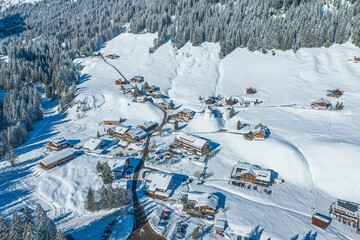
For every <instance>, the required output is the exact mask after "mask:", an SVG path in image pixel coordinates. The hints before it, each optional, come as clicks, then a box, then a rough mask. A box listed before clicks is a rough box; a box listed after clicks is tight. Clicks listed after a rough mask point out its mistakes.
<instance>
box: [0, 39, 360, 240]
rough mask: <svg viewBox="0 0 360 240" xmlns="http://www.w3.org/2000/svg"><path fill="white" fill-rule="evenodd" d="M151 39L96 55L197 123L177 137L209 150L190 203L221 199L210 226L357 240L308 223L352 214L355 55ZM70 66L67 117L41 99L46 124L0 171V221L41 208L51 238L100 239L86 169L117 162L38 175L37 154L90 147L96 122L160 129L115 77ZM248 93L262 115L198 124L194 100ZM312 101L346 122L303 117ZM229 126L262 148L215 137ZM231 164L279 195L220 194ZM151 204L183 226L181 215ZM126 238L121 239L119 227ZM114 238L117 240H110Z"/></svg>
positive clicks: (156, 117) (86, 62) (105, 69)
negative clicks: (60, 140) (73, 73)
mask: <svg viewBox="0 0 360 240" xmlns="http://www.w3.org/2000/svg"><path fill="white" fill-rule="evenodd" d="M155 37H156V34H141V35H133V34H129V33H124V34H121V35H119V36H117V37H116V38H114V39H112V40H111V41H109V42H107V43H106V44H104V47H103V48H102V49H100V51H101V52H102V53H103V54H104V55H107V54H117V55H119V56H120V57H119V58H118V59H116V60H107V61H109V62H110V63H111V64H113V65H114V66H116V67H117V68H118V69H119V70H120V71H121V72H122V73H123V74H124V75H125V76H126V77H127V78H131V77H133V76H135V75H138V74H139V75H142V76H144V78H145V81H147V82H148V83H149V85H152V84H154V85H156V86H158V87H159V88H160V92H161V93H162V94H163V95H165V96H167V97H169V98H171V99H172V100H173V101H174V103H175V106H176V110H174V112H176V111H178V110H180V109H185V108H188V109H191V110H193V111H195V112H197V113H196V115H195V118H194V119H193V120H192V121H191V122H189V123H188V124H181V127H180V129H181V130H180V131H181V132H188V133H193V134H195V135H198V136H200V137H203V138H205V139H208V140H210V141H211V142H212V143H211V145H212V146H213V148H215V149H214V154H213V157H212V158H211V159H210V160H209V162H208V164H207V171H206V176H205V179H204V180H205V184H204V185H196V184H191V185H190V186H189V187H190V189H191V191H197V190H198V191H207V192H211V193H216V194H217V195H218V196H220V198H221V202H222V206H221V209H220V210H219V213H218V214H217V218H221V219H225V220H227V221H228V226H229V228H231V229H232V230H233V231H234V232H235V233H236V234H242V235H246V234H248V233H249V232H250V231H251V230H253V229H255V228H256V227H258V226H259V227H258V228H259V230H263V231H262V232H261V234H260V235H261V239H268V238H270V237H271V239H291V238H294V237H296V236H298V238H299V239H302V238H303V237H305V236H306V234H308V233H310V232H311V233H312V234H316V239H326V240H328V239H359V235H357V234H356V233H355V231H354V229H353V228H352V227H348V226H344V225H342V224H340V223H338V222H337V221H332V222H331V224H330V226H329V228H328V229H327V230H321V229H319V228H317V227H315V226H313V225H311V216H312V214H313V213H315V212H319V213H322V214H325V215H327V214H328V209H329V206H330V204H331V203H332V202H333V201H335V200H336V198H342V199H346V200H349V201H353V202H360V192H359V191H357V183H358V182H359V181H360V174H359V172H360V162H359V158H358V156H359V154H360V142H359V137H360V136H359V135H360V131H359V130H360V126H359V124H358V119H360V105H359V100H360V81H359V79H360V65H359V64H355V63H353V62H352V61H348V59H349V58H352V57H353V56H354V55H360V49H359V48H357V47H355V46H353V45H351V44H349V43H348V44H343V45H334V46H332V47H330V48H316V49H301V50H299V51H298V52H297V53H294V52H293V51H276V55H275V56H272V54H271V53H268V54H262V53H260V52H249V51H248V50H246V49H236V50H235V51H234V52H232V53H231V54H229V55H228V56H226V57H225V58H224V59H220V58H219V50H220V47H219V45H218V44H215V43H204V44H202V45H201V46H199V47H193V46H191V44H186V45H185V46H184V47H183V48H181V49H179V50H176V49H174V48H173V47H172V46H171V43H170V42H168V43H166V44H164V45H163V46H161V47H160V48H159V49H158V50H157V51H156V52H155V53H154V54H149V47H151V46H152V44H153V39H154V38H155ZM76 62H77V63H80V64H81V65H83V66H84V69H83V70H82V74H83V76H82V78H81V82H80V84H79V85H78V92H77V96H76V99H75V101H74V105H73V106H72V107H71V108H69V109H68V110H67V111H66V112H65V113H58V112H57V108H56V106H55V105H56V103H52V102H50V101H49V100H47V99H45V100H44V108H45V110H46V117H45V118H44V120H43V121H41V122H39V123H37V124H36V126H35V130H34V131H32V132H31V133H30V139H29V141H28V142H27V143H25V144H24V145H22V146H20V147H19V148H18V149H17V153H18V154H19V155H20V156H19V160H18V162H17V166H16V167H15V168H14V169H12V168H11V167H10V166H9V164H8V163H5V162H1V163H0V171H1V175H0V176H1V177H0V213H1V215H4V216H7V217H9V216H10V214H11V211H12V210H14V209H20V208H21V207H22V206H23V204H25V203H26V204H28V205H30V206H34V205H35V203H36V202H40V203H42V205H43V206H44V207H45V208H46V210H48V211H49V212H48V214H49V216H50V217H52V218H54V219H55V221H56V223H57V224H58V225H59V226H60V228H61V229H63V230H64V231H70V232H73V233H74V235H76V236H77V237H80V239H81V236H80V235H81V231H83V232H84V231H85V230H84V229H87V228H89V227H90V226H91V225H89V226H84V225H87V224H89V223H90V224H94V225H93V226H99V227H101V226H102V225H101V224H100V223H101V218H102V217H104V216H106V215H108V214H110V213H111V212H112V211H107V212H105V211H104V212H99V213H96V214H93V213H89V212H87V211H86V210H85V209H84V200H85V198H86V192H87V189H88V188H89V187H92V188H93V189H97V188H98V187H99V186H101V179H100V178H99V177H98V176H97V175H98V174H97V172H96V168H95V166H96V163H97V161H102V162H104V161H109V162H110V163H111V164H115V163H116V159H111V158H107V157H105V156H90V155H82V156H79V157H76V158H75V159H74V160H71V161H70V162H68V163H66V164H64V165H61V166H58V167H56V168H54V169H51V170H48V171H45V170H41V169H40V168H39V167H38V163H39V161H40V159H41V158H43V157H44V156H46V155H47V154H48V152H47V151H46V150H44V149H43V148H42V146H43V145H44V144H46V143H47V142H48V140H49V139H50V138H52V137H55V136H58V137H65V138H66V139H68V140H69V141H70V142H72V143H78V142H79V141H85V140H87V139H89V138H90V137H95V136H96V132H97V131H99V132H100V133H101V134H103V132H104V130H103V127H102V126H101V125H100V123H101V122H102V120H103V119H106V118H120V117H121V118H122V119H124V120H125V121H124V125H126V126H133V127H135V126H137V125H138V124H140V123H143V122H144V121H154V122H157V123H160V122H161V120H162V117H163V113H162V112H161V111H160V110H159V109H158V108H157V107H155V106H154V105H153V104H152V103H150V102H146V103H144V104H141V103H133V102H131V99H132V98H131V97H130V96H129V95H128V94H127V95H124V94H123V93H122V91H121V90H120V87H119V86H115V84H114V81H115V80H116V79H119V74H118V73H117V72H116V71H115V70H114V69H113V68H112V67H111V66H109V65H107V64H106V63H105V62H104V61H103V60H102V59H101V58H100V57H89V58H82V59H77V60H76ZM248 87H254V88H256V89H257V94H256V95H254V98H256V99H259V100H260V101H263V103H262V104H261V105H260V106H257V107H249V108H243V107H240V106H237V107H235V110H236V116H235V117H233V118H231V119H228V117H227V116H226V115H227V111H228V110H226V109H225V108H220V107H214V109H213V110H216V111H217V112H216V113H217V114H216V117H215V118H212V119H205V118H204V116H203V115H202V114H201V113H200V112H201V111H203V110H204V109H205V107H206V106H205V104H204V103H201V102H200V101H199V96H201V97H203V98H207V97H209V96H217V95H221V96H223V97H224V98H228V97H230V96H232V97H234V98H237V99H240V100H241V99H243V98H246V97H247V96H246V92H245V90H246V88H248ZM336 88H339V89H340V90H343V91H345V94H344V95H343V97H341V98H340V99H335V98H329V97H327V96H326V94H327V92H326V90H328V89H336ZM320 98H326V99H328V100H330V101H332V103H333V105H335V104H336V102H337V101H341V102H343V103H344V106H345V107H344V110H343V111H338V112H336V111H326V110H315V109H312V108H311V107H310V104H311V102H312V101H314V100H317V99H320ZM291 104H296V105H291ZM288 105H291V106H288ZM79 109H83V110H79ZM170 114H171V112H170ZM238 120H241V122H243V123H248V124H250V125H252V126H254V125H255V124H257V123H260V122H261V123H262V124H264V125H266V126H267V127H268V128H269V129H270V131H271V134H270V137H269V139H266V141H263V142H261V141H246V140H245V139H244V138H243V136H242V135H238V134H231V133H229V132H218V131H219V130H220V129H226V130H228V131H232V132H236V124H237V121H238ZM164 128H165V129H168V130H169V131H168V132H170V133H171V132H172V129H173V126H172V125H170V124H167V125H166V126H165V127H164ZM176 134H177V133H176ZM176 134H174V133H171V134H170V135H167V136H166V137H163V138H161V137H159V136H156V137H154V138H153V140H152V141H155V142H156V144H158V145H159V148H162V147H165V145H166V144H168V143H171V142H172V141H173V139H174V137H175V135H176ZM161 144H163V145H161ZM237 161H244V162H249V163H252V164H257V165H260V166H263V167H264V168H269V169H272V170H273V171H275V172H276V173H277V174H278V178H280V179H283V180H284V183H282V184H280V185H275V186H273V187H272V190H273V194H272V195H270V196H268V195H266V194H264V193H259V192H256V191H251V190H247V189H243V188H239V187H235V186H232V185H229V184H228V180H229V176H230V173H231V170H232V168H233V166H234V165H235V164H236V162H237ZM111 164H110V165H111ZM155 167H156V168H159V169H162V170H167V171H169V172H174V173H179V174H185V175H189V176H193V174H194V173H195V171H201V170H202V169H203V168H204V165H203V164H202V163H198V162H194V161H188V160H184V161H180V162H175V163H174V164H170V165H165V164H163V165H157V166H155ZM142 201H144V202H146V203H147V209H151V206H152V205H154V206H155V205H156V204H157V203H158V202H157V201H154V200H152V199H151V198H147V197H146V196H144V197H143V199H142ZM161 204H162V205H166V206H167V207H168V208H170V209H176V211H175V212H176V214H179V215H181V214H180V213H181V211H180V206H179V205H177V204H170V203H164V202H162V203H161ZM149 213H150V212H149ZM152 214H154V213H152ZM99 219H100V220H99ZM94 220H96V221H94ZM92 221H94V222H92ZM119 221H120V220H119ZM199 221H200V220H199ZM201 221H203V222H204V223H206V221H205V220H201ZM91 222H92V223H91ZM99 222H100V223H99ZM120 222H121V221H120ZM125 222H127V221H125ZM97 223H99V224H97ZM105 225H106V224H105ZM80 227H83V228H80ZM76 228H79V229H78V230H74V229H76ZM90 228H91V227H90ZM103 228H105V227H103ZM124 228H126V229H127V231H128V232H129V231H131V229H130V225H129V224H128V226H127V227H125V225H124ZM100 232H101V231H100ZM94 234H95V235H92V236H97V235H96V234H97V233H94ZM170 235H171V234H169V236H170ZM123 236H126V234H125V235H122V237H119V239H121V238H123ZM205 238H208V239H213V238H215V235H211V234H210V233H209V234H207V235H206V236H205ZM84 239H85V238H84ZM295 239H296V238H295Z"/></svg>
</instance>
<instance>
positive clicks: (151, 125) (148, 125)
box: [141, 121, 157, 129]
mask: <svg viewBox="0 0 360 240" xmlns="http://www.w3.org/2000/svg"><path fill="white" fill-rule="evenodd" d="M156 125H157V123H156V122H152V121H148V122H144V123H143V124H141V127H144V128H146V129H148V128H152V127H154V126H156Z"/></svg>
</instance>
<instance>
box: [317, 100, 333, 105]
mask: <svg viewBox="0 0 360 240" xmlns="http://www.w3.org/2000/svg"><path fill="white" fill-rule="evenodd" d="M315 102H316V103H326V104H329V105H331V102H330V101H329V100H327V99H324V98H320V99H319V100H317V101H315Z"/></svg>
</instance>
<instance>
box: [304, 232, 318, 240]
mask: <svg viewBox="0 0 360 240" xmlns="http://www.w3.org/2000/svg"><path fill="white" fill-rule="evenodd" d="M316 237H317V232H315V233H314V234H312V232H311V231H310V232H308V233H307V234H306V235H305V237H304V238H303V240H316Z"/></svg>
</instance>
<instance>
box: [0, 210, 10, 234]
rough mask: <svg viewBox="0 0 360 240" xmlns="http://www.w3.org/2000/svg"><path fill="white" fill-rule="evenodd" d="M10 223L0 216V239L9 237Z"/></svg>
mask: <svg viewBox="0 0 360 240" xmlns="http://www.w3.org/2000/svg"><path fill="white" fill-rule="evenodd" d="M9 233H10V225H9V222H8V221H7V220H6V219H5V218H3V217H1V216H0V239H9Z"/></svg>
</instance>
